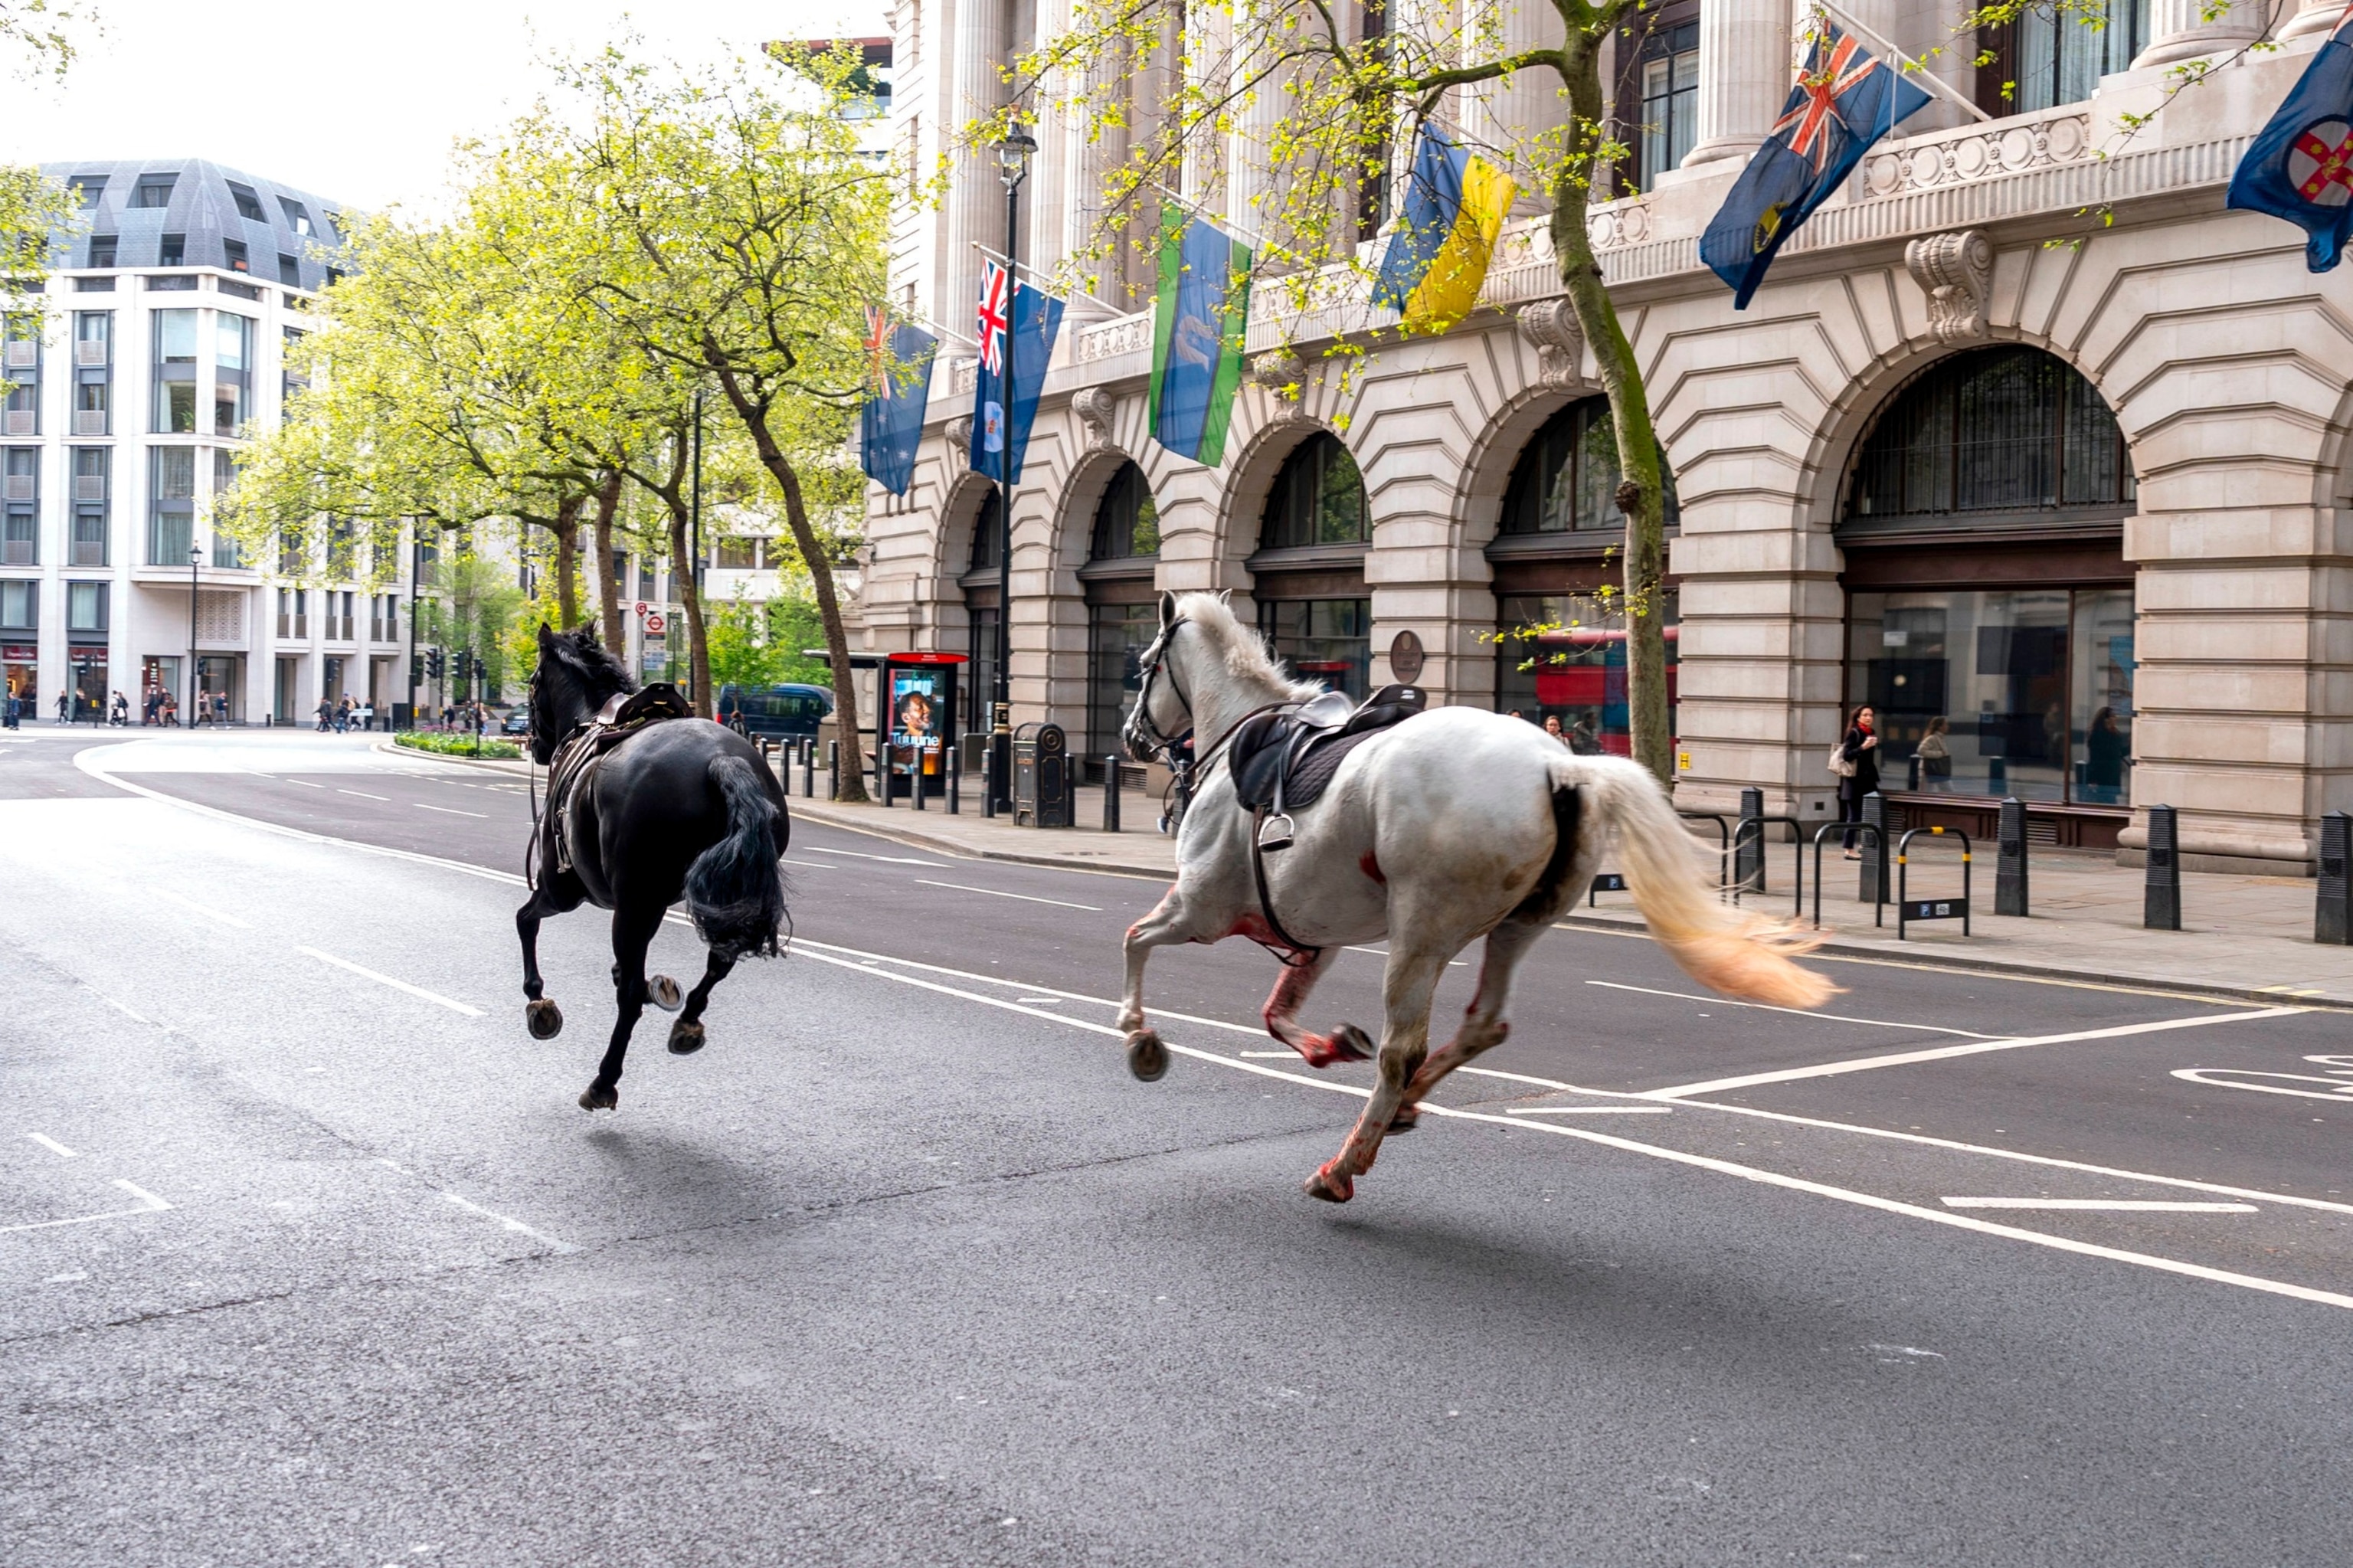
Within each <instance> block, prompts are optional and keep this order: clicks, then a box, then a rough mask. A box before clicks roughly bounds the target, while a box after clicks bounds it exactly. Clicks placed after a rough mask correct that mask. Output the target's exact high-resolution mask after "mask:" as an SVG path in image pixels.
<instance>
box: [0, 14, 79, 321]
mask: <svg viewBox="0 0 2353 1568" xmlns="http://www.w3.org/2000/svg"><path fill="white" fill-rule="evenodd" d="M89 22H90V13H89V12H88V11H87V10H85V9H81V8H79V7H76V6H72V5H52V4H51V3H50V0H0V65H5V68H6V69H7V70H8V74H10V75H12V76H15V77H16V78H18V79H26V78H29V77H36V76H45V75H46V76H56V77H62V76H64V75H65V74H66V71H67V69H69V68H70V67H71V66H72V64H73V61H74V55H75V49H76V34H77V32H78V31H79V28H80V27H81V26H84V25H86V24H88V23H89ZM79 218H80V213H79V207H78V205H77V204H76V202H75V201H74V199H73V193H72V192H70V191H69V190H68V189H67V188H66V187H65V185H64V184H63V183H62V182H60V181H57V180H50V179H44V178H43V177H42V176H41V171H40V170H38V169H36V168H32V167H29V166H26V165H24V164H0V292H10V291H15V290H19V289H22V287H23V285H25V284H27V283H33V282H37V281H39V280H40V279H41V278H42V276H43V275H44V274H45V273H47V270H48V266H49V258H50V250H51V247H52V244H53V242H54V241H55V239H56V238H57V237H58V236H60V235H69V234H71V233H73V232H74V231H75V230H76V229H77V228H79ZM12 286H13V288H12Z"/></svg>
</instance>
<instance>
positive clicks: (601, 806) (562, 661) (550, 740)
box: [515, 625, 792, 1111]
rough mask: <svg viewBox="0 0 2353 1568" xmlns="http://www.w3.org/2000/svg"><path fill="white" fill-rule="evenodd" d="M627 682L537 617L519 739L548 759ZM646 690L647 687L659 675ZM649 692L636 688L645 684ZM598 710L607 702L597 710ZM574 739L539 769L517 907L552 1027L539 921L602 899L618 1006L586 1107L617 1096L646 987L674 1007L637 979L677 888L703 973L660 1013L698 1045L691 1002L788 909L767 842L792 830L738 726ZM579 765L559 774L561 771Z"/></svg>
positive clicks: (684, 1046) (780, 844)
mask: <svg viewBox="0 0 2353 1568" xmlns="http://www.w3.org/2000/svg"><path fill="white" fill-rule="evenodd" d="M634 689H635V688H634V684H633V683H632V682H631V681H630V680H629V677H628V672H627V671H626V670H624V669H623V668H622V666H621V662H620V661H619V660H617V659H616V658H614V657H613V656H612V655H611V654H610V653H607V652H605V650H604V649H603V648H601V647H600V646H598V645H597V641H596V633H595V632H594V631H591V630H586V629H583V630H578V631H572V632H562V633H559V632H554V631H551V630H548V629H547V627H545V626H544V625H543V626H541V627H540V629H539V669H538V671H537V673H534V674H533V676H532V678H531V753H532V757H533V760H535V761H537V762H538V763H540V764H541V765H542V766H546V765H547V764H549V763H550V762H553V761H555V760H556V758H557V754H558V750H559V747H565V746H567V745H569V746H571V747H575V748H577V747H593V745H594V743H595V737H594V736H593V735H592V733H591V732H592V730H594V729H595V728H596V726H594V725H593V724H592V721H594V720H596V718H597V717H598V715H600V714H602V713H604V711H605V710H606V708H607V705H608V704H609V703H610V702H611V699H613V698H614V697H615V696H617V695H620V694H626V693H628V692H631V691H633V690H634ZM656 690H659V688H656ZM652 694H653V693H652V692H649V694H648V695H649V696H650V695H652ZM609 716H610V715H607V717H608V719H609ZM578 760H579V758H578V755H577V752H576V751H575V753H574V754H573V755H571V756H567V757H566V758H565V765H564V766H562V767H560V768H558V769H557V770H556V773H555V774H554V775H553V776H551V779H550V790H549V798H548V802H547V809H546V810H544V811H543V812H542V813H541V815H540V819H539V821H538V822H537V823H536V824H534V825H533V830H532V831H533V835H534V840H533V846H532V856H531V861H530V864H531V865H532V867H533V881H532V887H533V892H532V895H531V901H530V902H529V903H527V904H525V905H524V906H522V908H521V909H518V910H516V911H515V929H516V930H517V931H518V932H519V933H520V934H521V935H522V977H523V978H522V993H523V995H524V996H526V997H528V998H530V999H531V1000H530V1001H529V1003H528V1004H527V1005H526V1006H525V1008H524V1010H523V1016H524V1020H525V1022H527V1023H528V1024H529V1025H530V1028H531V1033H532V1034H533V1037H534V1038H536V1039H540V1040H552V1039H554V1037H555V1035H556V1034H557V1033H559V1032H560V1031H561V1030H562V1029H563V1028H564V1014H563V1013H562V1012H558V1011H557V1009H556V1006H555V1003H554V1002H553V1001H548V1000H547V999H546V998H545V997H543V995H542V994H541V992H542V991H544V990H545V987H544V986H543V984H542V983H541V980H540V977H539V923H540V921H541V920H542V919H543V918H544V917H545V916H549V915H561V914H565V912H567V911H569V910H573V909H576V908H578V907H579V906H581V905H582V904H583V903H584V902H585V903H590V904H594V905H596V906H597V907H598V908H599V909H610V910H611V911H612V912H613V988H614V993H615V996H616V998H617V1001H618V1003H619V1008H620V1016H619V1017H618V1018H617V1019H616V1020H615V1021H614V1023H613V1039H612V1043H611V1044H609V1045H607V1047H606V1048H605V1059H604V1061H603V1062H602V1063H600V1064H599V1065H597V1068H596V1079H595V1081H593V1082H592V1083H590V1084H589V1086H588V1087H587V1088H586V1089H585V1090H583V1091H582V1092H581V1096H580V1107H581V1108H582V1109H583V1110H592V1111H593V1110H611V1109H613V1108H614V1107H616V1106H617V1105H618V1104H619V1103H620V1093H619V1089H618V1085H619V1083H620V1079H621V1059H622V1058H623V1057H624V1056H625V1055H627V1054H628V1049H629V1033H630V1031H631V1030H633V1029H635V1028H636V1027H637V1023H638V1015H639V1014H640V1013H642V1012H644V1011H645V1005H646V1002H647V1001H649V1000H653V1001H656V1002H657V1005H661V1006H666V1007H672V1008H675V1007H677V1006H678V1005H679V1001H678V986H677V984H676V982H675V981H673V980H670V978H669V977H668V976H662V975H658V976H655V977H654V978H653V981H652V984H651V987H650V988H649V984H648V981H647V977H646V949H647V948H648V946H649V944H651V942H652V941H653V938H654V933H655V932H656V931H657V930H658V929H659V928H660V926H661V922H662V916H664V915H665V914H667V913H668V912H669V909H670V906H671V905H673V904H675V903H677V902H678V901H679V900H680V899H681V897H683V898H684V899H685V900H686V907H687V911H688V913H690V914H691V915H692V916H694V927H695V929H696V930H697V931H698V932H700V933H701V934H702V939H703V941H704V942H705V943H707V944H708V945H709V946H710V948H711V958H710V962H709V964H708V965H707V966H706V967H705V968H704V969H703V971H702V984H700V985H698V986H696V987H695V988H694V990H693V991H691V992H690V993H689V994H688V995H687V997H686V1003H685V1011H684V1012H681V1013H680V1014H679V1017H678V1021H677V1022H674V1023H673V1024H671V1025H670V1050H671V1052H672V1053H673V1054H677V1055H681V1056H684V1055H687V1054H691V1053H693V1052H695V1051H699V1050H701V1049H702V1009H703V1006H704V1004H705V1003H707V1002H708V1001H710V999H711V988H712V986H714V985H717V984H718V983H719V982H720V981H721V980H724V979H726V978H727V972H728V971H729V970H730V969H733V968H734V967H735V961H736V960H737V959H744V958H759V957H765V956H769V955H772V954H774V953H775V952H776V934H777V929H778V927H780V926H781V925H782V924H783V921H784V918H785V884H784V873H783V871H782V870H781V869H780V868H779V867H778V865H777V863H776V861H777V857H778V856H780V855H781V854H783V853H784V851H785V846H786V842H788V841H789V839H790V837H791V833H792V823H791V820H790V819H789V817H788V816H787V815H786V810H785V794H784V790H783V789H780V788H779V787H778V786H777V783H776V777H775V775H774V774H772V773H770V772H769V771H768V768H767V767H766V766H765V763H763V762H762V760H761V758H760V754H759V753H758V752H756V751H754V749H753V748H752V746H751V743H750V742H748V741H746V740H745V739H744V737H743V736H739V735H736V734H733V732H731V731H728V730H725V729H722V728H721V727H720V726H717V725H715V724H708V723H704V722H702V721H700V720H697V719H692V718H678V719H670V720H666V721H663V722H657V723H647V724H644V725H642V726H640V727H638V728H636V729H634V730H632V731H630V732H629V733H628V734H627V735H626V736H622V737H621V738H619V739H618V740H617V743H615V744H612V745H611V747H610V749H607V750H604V751H602V752H601V754H599V755H596V758H595V760H594V761H593V762H590V763H588V764H587V766H586V768H585V769H583V768H575V766H574V764H575V762H576V761H578ZM565 779H571V780H576V782H575V783H572V784H571V785H570V787H569V788H565V789H563V792H562V794H561V796H560V797H559V794H558V789H559V788H561V787H562V786H563V782H564V781H565Z"/></svg>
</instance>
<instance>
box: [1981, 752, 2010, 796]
mask: <svg viewBox="0 0 2353 1568" xmlns="http://www.w3.org/2000/svg"><path fill="white" fill-rule="evenodd" d="M1986 793H1988V794H1989V795H2007V794H2009V793H2010V759H2009V758H2006V757H1989V758H1986Z"/></svg>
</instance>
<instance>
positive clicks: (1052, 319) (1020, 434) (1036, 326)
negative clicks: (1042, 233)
mask: <svg viewBox="0 0 2353 1568" xmlns="http://www.w3.org/2000/svg"><path fill="white" fill-rule="evenodd" d="M1008 295H1010V299H1009V300H1008ZM976 325H977V330H976V334H975V335H976V336H977V337H978V338H979V340H980V378H979V383H978V385H977V386H976V387H975V388H974V392H973V406H972V466H973V471H974V472H976V473H984V474H987V476H988V477H989V478H991V479H996V480H1002V481H1004V482H1006V483H1008V484H1014V483H1018V482H1019V481H1020V478H1021V454H1022V453H1023V452H1024V451H1025V450H1028V449H1029V424H1030V421H1031V420H1033V419H1035V418H1037V417H1038V394H1039V392H1041V391H1043V390H1044V389H1045V386H1046V362H1047V361H1048V360H1050V359H1051V358H1053V357H1054V334H1056V333H1058V332H1060V330H1061V327H1062V302H1061V301H1060V300H1058V299H1056V298H1054V296H1053V295H1051V294H1044V293H1040V292H1039V291H1037V290H1035V289H1033V288H1031V287H1029V284H1027V283H1023V282H1018V281H1015V279H1014V277H1013V274H1012V272H1011V271H1010V270H1008V269H1007V268H1004V267H1000V266H998V265H997V263H996V262H994V261H990V262H987V263H985V264H983V266H982V268H981V275H980V313H979V318H978V321H977V323H976Z"/></svg>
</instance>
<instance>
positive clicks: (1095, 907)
mask: <svg viewBox="0 0 2353 1568" xmlns="http://www.w3.org/2000/svg"><path fill="white" fill-rule="evenodd" d="M915 885H916V886H918V887H945V888H950V889H953V890H954V891H955V892H957V893H986V894H987V895H989V896H990V897H991V898H1018V899H1019V900H1021V902H1022V903H1024V904H1050V905H1052V906H1054V907H1055V908H1057V909H1083V910H1085V911H1087V913H1089V914H1090V915H1100V914H1102V913H1103V906H1102V905H1100V904H1072V903H1071V902H1070V901H1069V900H1067V899H1062V898H1032V897H1031V896H1030V895H1028V894H1026V893H999V892H998V891H997V889H996V888H994V887H966V886H965V885H964V884H963V883H961V882H934V881H933V880H931V878H929V877H926V876H919V877H917V878H915Z"/></svg>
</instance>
